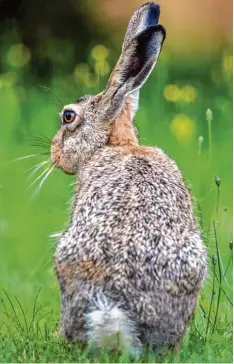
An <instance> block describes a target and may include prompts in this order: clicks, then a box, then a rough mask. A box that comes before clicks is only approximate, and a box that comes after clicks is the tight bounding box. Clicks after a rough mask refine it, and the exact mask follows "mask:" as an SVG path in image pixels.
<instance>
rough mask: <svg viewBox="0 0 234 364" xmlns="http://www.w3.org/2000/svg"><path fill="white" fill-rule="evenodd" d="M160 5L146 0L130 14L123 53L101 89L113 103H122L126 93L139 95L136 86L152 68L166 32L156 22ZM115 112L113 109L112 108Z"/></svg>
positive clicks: (143, 80) (147, 75)
mask: <svg viewBox="0 0 234 364" xmlns="http://www.w3.org/2000/svg"><path fill="white" fill-rule="evenodd" d="M159 13H160V10H159V6H158V5H156V4H154V3H147V4H145V5H143V6H142V7H140V8H139V9H137V10H136V12H135V13H134V14H133V16H132V18H131V20H130V22H129V25H128V29H127V32H126V35H125V39H124V43H123V48H122V54H121V56H120V59H119V61H118V63H117V65H116V67H115V68H114V70H113V72H112V74H111V77H110V79H109V81H108V84H107V88H106V90H105V92H104V95H105V97H106V99H108V100H109V102H111V103H112V109H113V106H114V105H115V106H116V111H117V109H119V107H121V104H122V105H123V102H124V100H125V97H126V96H127V95H129V94H132V95H133V96H134V97H135V98H136V99H137V98H138V92H136V91H137V90H139V88H140V87H141V86H142V85H143V84H144V83H145V81H146V80H147V78H148V77H149V75H150V73H151V72H152V70H153V68H154V66H155V64H156V62H157V59H158V56H159V54H160V51H161V48H162V44H163V41H164V39H165V36H166V32H165V29H164V28H163V26H162V25H159V24H158V18H159ZM113 112H114V109H113Z"/></svg>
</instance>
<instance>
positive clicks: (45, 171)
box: [27, 167, 50, 190]
mask: <svg viewBox="0 0 234 364" xmlns="http://www.w3.org/2000/svg"><path fill="white" fill-rule="evenodd" d="M49 169H50V167H47V168H46V169H45V170H44V171H43V172H42V173H41V174H40V176H38V177H37V178H36V179H35V180H34V181H33V182H32V183H31V184H30V185H29V187H28V189H29V188H31V187H32V186H33V185H34V184H35V183H36V182H37V181H38V180H39V179H40V178H41V177H43V176H44V175H45V174H46V173H47V172H48V170H49ZM28 189H27V190H28Z"/></svg>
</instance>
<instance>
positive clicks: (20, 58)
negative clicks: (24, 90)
mask: <svg viewBox="0 0 234 364" xmlns="http://www.w3.org/2000/svg"><path fill="white" fill-rule="evenodd" d="M30 59H31V52H30V49H29V48H27V47H26V46H25V45H24V44H22V43H19V44H13V45H12V46H11V47H10V48H9V49H8V51H7V61H8V63H9V64H10V65H11V66H13V67H17V68H21V67H23V66H25V65H26V64H28V62H29V61H30Z"/></svg>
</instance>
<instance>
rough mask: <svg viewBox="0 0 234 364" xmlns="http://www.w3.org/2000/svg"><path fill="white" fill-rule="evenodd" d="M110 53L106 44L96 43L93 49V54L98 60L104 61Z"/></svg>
mask: <svg viewBox="0 0 234 364" xmlns="http://www.w3.org/2000/svg"><path fill="white" fill-rule="evenodd" d="M108 55H109V50H108V49H107V48H106V47H105V46H104V45H96V46H95V47H93V49H92V51H91V56H92V57H93V59H95V60H96V61H103V60H105V59H106V58H107V57H108Z"/></svg>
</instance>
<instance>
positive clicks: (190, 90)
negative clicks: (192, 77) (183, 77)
mask: <svg viewBox="0 0 234 364" xmlns="http://www.w3.org/2000/svg"><path fill="white" fill-rule="evenodd" d="M196 98H197V91H196V89H195V88H194V87H193V86H192V85H186V86H184V87H183V88H182V89H181V99H183V101H185V102H193V101H195V100H196Z"/></svg>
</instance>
